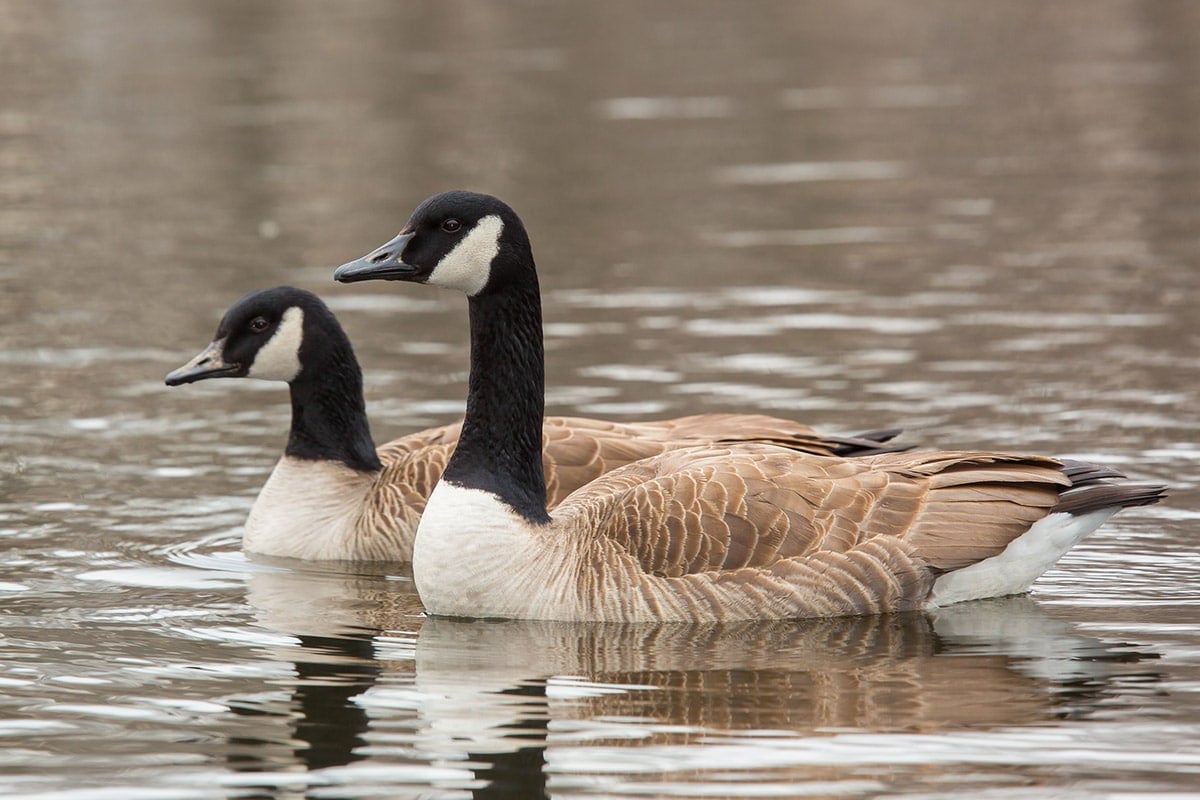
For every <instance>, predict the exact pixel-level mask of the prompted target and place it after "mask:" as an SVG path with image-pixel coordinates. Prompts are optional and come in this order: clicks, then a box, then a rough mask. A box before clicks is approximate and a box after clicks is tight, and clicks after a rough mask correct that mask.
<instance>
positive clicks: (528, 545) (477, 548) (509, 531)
mask: <svg viewBox="0 0 1200 800" xmlns="http://www.w3.org/2000/svg"><path fill="white" fill-rule="evenodd" d="M535 537H536V532H535V530H534V528H533V526H531V525H530V524H529V523H528V522H526V521H525V519H524V518H522V517H521V516H520V515H519V514H517V513H516V512H515V511H513V510H512V509H511V508H509V507H508V506H507V505H505V504H504V503H503V502H502V501H501V500H500V499H499V498H497V497H496V496H495V495H493V494H491V493H489V492H485V491H483V490H481V489H466V488H463V487H461V486H455V485H453V484H449V483H446V482H445V481H439V482H438V485H437V486H435V487H434V489H433V493H432V494H430V495H429V502H428V503H427V504H426V506H425V513H424V514H422V515H421V523H420V525H419V526H418V527H417V538H416V542H415V543H414V544H413V582H414V583H416V585H417V592H418V593H419V594H420V595H421V602H422V603H424V605H425V610H426V611H428V612H429V613H431V614H442V615H446V616H462V617H510V618H524V617H530V616H535V615H534V614H532V613H531V610H530V604H531V603H532V602H533V601H534V597H535V595H537V593H538V592H539V590H541V589H542V588H543V586H542V585H541V584H542V581H539V580H537V576H536V574H531V573H534V572H535V571H536V570H537V569H538V566H537V565H538V562H539V561H540V559H539V558H538V556H537V553H536V551H535V550H534V545H535V544H536V538H535Z"/></svg>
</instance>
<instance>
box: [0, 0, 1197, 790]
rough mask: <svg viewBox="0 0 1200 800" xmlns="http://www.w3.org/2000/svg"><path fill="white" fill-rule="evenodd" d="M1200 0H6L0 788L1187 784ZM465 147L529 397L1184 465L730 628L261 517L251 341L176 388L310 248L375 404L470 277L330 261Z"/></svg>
mask: <svg viewBox="0 0 1200 800" xmlns="http://www.w3.org/2000/svg"><path fill="white" fill-rule="evenodd" d="M1198 76H1200V7H1198V6H1197V5H1195V4H1192V3H1188V2H1182V1H1180V2H1166V1H1164V2H1152V1H1150V0H1147V2H1110V1H1109V0H1077V2H1061V3H1053V4H1049V3H1042V2H1034V1H1032V0H1031V1H1030V2H1004V3H992V2H959V0H945V2H928V3H920V4H913V3H891V2H885V1H884V0H862V1H856V2H844V3H820V4H818V3H793V2H768V1H766V0H764V1H763V2H755V3H745V4H738V3H728V4H725V3H708V2H693V3H684V2H674V1H673V0H672V1H670V2H661V3H653V4H650V3H646V4H642V3H631V2H606V3H593V4H585V3H554V2H505V3H482V2H437V3H435V2H416V3H390V2H355V3H341V4H326V3H317V2H282V0H280V1H278V2H266V1H264V2H254V3H243V2H238V1H236V0H224V1H223V2H211V3H189V2H179V1H177V0H161V1H159V2H149V0H142V1H140V2H115V1H113V2H108V1H106V0H86V1H83V2H51V1H50V0H45V1H44V2H36V3H35V2H22V1H21V0H0V285H2V287H3V289H2V293H0V376H2V378H0V536H2V539H0V546H2V547H3V557H2V565H0V776H2V780H0V796H22V797H37V798H83V797H88V798H90V797H101V798H104V797H112V798H143V797H144V798H209V797H224V796H229V797H246V796H271V797H274V796H311V797H320V798H335V797H347V798H349V797H354V798H362V797H467V796H476V797H537V796H540V795H541V794H542V793H543V792H545V793H548V794H549V795H551V796H554V797H622V796H641V797H650V796H672V797H833V798H842V797H869V796H877V795H880V794H897V795H899V794H903V795H907V796H912V797H935V796H938V797H960V796H964V795H968V796H972V797H983V798H990V797H1003V798H1034V797H1038V798H1040V797H1050V796H1053V797H1080V798H1084V797H1087V798H1094V797H1123V798H1125V797H1127V798H1135V797H1136V798H1140V797H1148V796H1162V795H1166V794H1171V793H1178V794H1187V795H1192V796H1195V795H1196V794H1197V793H1200V697H1198V694H1200V597H1198V590H1197V587H1198V586H1200V583H1198V579H1200V554H1198V553H1200V550H1198V547H1197V544H1198V534H1200V532H1198V531H1197V517H1198V512H1197V508H1198V505H1200V504H1198V500H1200V492H1198V491H1197V480H1198V478H1200V447H1198V446H1197V441H1198V438H1200V411H1198V409H1200V355H1198V353H1200V322H1198V319H1200V317H1198V314H1197V310H1196V306H1197V301H1198V300H1200V292H1198V287H1200V274H1198V272H1197V270H1198V268H1200V80H1198V79H1197V78H1198ZM455 187H465V188H473V189H478V190H483V191H488V192H491V193H494V194H498V195H500V196H502V197H504V198H505V199H507V200H508V201H509V202H511V203H512V204H513V205H514V206H515V207H516V208H517V209H518V211H520V213H521V214H522V215H523V216H524V218H525V220H526V223H527V225H528V227H529V229H530V231H531V235H532V237H533V240H534V245H535V248H536V253H537V257H538V263H539V268H540V271H541V275H542V285H543V290H544V295H545V306H546V333H547V357H548V364H547V368H548V387H549V398H548V399H549V409H550V411H551V412H553V413H568V414H588V415H601V416H609V417H613V418H639V417H646V416H673V415H680V414H690V413H697V412H705V411H761V412H768V413H773V414H779V415H786V416H792V417H796V418H800V419H803V420H804V421H806V422H808V423H810V424H812V425H814V426H816V427H819V428H821V429H824V430H829V431H841V432H850V431H855V430H862V429H869V428H878V427H887V426H893V425H899V426H903V427H905V428H906V430H907V433H906V437H907V439H908V441H911V442H918V443H924V444H927V445H931V446H939V447H956V448H976V447H979V448H1003V449H1016V450H1029V451H1032V452H1039V453H1049V454H1060V455H1074V456H1083V457H1087V458H1093V459H1097V460H1101V461H1103V462H1105V463H1109V464H1112V465H1115V466H1117V467H1119V468H1121V469H1123V470H1125V471H1127V472H1128V473H1129V474H1130V475H1132V476H1135V477H1138V478H1143V479H1153V480H1160V481H1164V482H1167V483H1170V484H1171V486H1172V495H1171V497H1170V499H1169V500H1168V501H1167V502H1166V503H1163V504H1162V505H1159V506H1155V507H1152V508H1146V509H1136V510H1132V511H1129V512H1127V513H1123V514H1122V515H1120V516H1119V517H1117V518H1116V519H1114V520H1113V521H1112V522H1111V523H1110V524H1108V525H1107V526H1105V527H1104V528H1103V529H1102V530H1101V531H1099V532H1098V533H1097V534H1096V535H1095V536H1094V537H1092V538H1091V539H1090V540H1088V541H1087V542H1085V543H1084V544H1083V545H1081V546H1080V547H1079V548H1077V549H1076V550H1075V551H1074V552H1072V553H1070V554H1069V555H1068V556H1067V557H1066V558H1065V559H1064V560H1063V561H1062V563H1061V564H1060V565H1059V566H1058V567H1056V568H1054V569H1053V570H1051V571H1050V572H1049V573H1048V574H1047V575H1046V576H1045V577H1044V578H1043V579H1041V580H1040V581H1039V582H1038V583H1037V584H1036V585H1035V587H1034V591H1033V593H1032V594H1031V596H1029V597H1025V598H1016V599H1010V600H1004V601H997V602H990V603H978V604H971V605H968V606H964V607H960V608H954V609H949V610H947V611H945V612H943V613H940V614H938V615H937V616H936V617H931V618H927V617H923V616H905V617H887V618H880V619H865V620H845V621H827V622H816V623H803V624H800V623H789V624H773V625H762V626H737V627H733V628H722V629H712V628H700V629H694V628H690V627H687V626H675V627H668V628H626V627H605V626H563V625H547V624H529V623H519V622H511V623H495V622H489V623H472V622H461V621H447V620H425V619H423V618H422V616H421V615H420V606H419V602H418V601H417V599H416V597H415V594H414V591H413V588H412V584H411V581H410V579H409V577H408V575H407V574H406V573H405V572H404V571H403V570H396V569H392V570H369V569H356V570H339V569H337V568H335V567H328V566H319V565H296V564H280V563H276V564H265V563H259V562H256V561H248V560H247V559H245V558H244V557H243V556H242V555H241V553H240V549H239V526H240V524H241V522H242V520H243V519H244V516H245V514H246V511H247V510H248V508H249V506H250V503H251V502H252V500H253V497H254V495H255V493H256V491H257V489H258V487H259V486H260V485H261V483H262V481H263V480H264V479H265V477H266V474H267V472H268V470H269V469H270V467H271V465H272V463H273V462H274V459H275V458H276V457H277V455H278V453H279V451H280V449H281V447H282V444H283V441H284V437H285V431H286V426H287V419H288V413H289V408H288V404H287V400H286V391H285V390H284V389H283V388H282V387H279V386H276V385H271V384H257V383H255V382H253V381H241V382H233V381H227V382H215V381H214V382H211V383H209V384H207V385H197V386H189V387H185V388H180V389H173V390H168V389H167V388H165V387H164V386H163V385H162V377H163V375H164V374H165V373H166V372H167V371H168V370H170V369H172V368H174V367H176V366H178V365H179V364H181V363H182V362H183V361H184V360H186V359H187V358H189V357H190V356H191V355H193V354H194V353H195V352H197V351H198V350H199V349H200V348H201V347H202V346H203V345H205V344H206V343H207V342H208V341H209V338H210V337H211V334H212V331H213V330H214V328H215V325H216V321H217V319H218V318H219V316H220V314H221V312H222V311H223V310H224V309H225V308H226V307H227V306H228V304H229V303H230V302H232V301H233V300H234V299H235V298H236V297H238V296H239V295H240V294H242V293H243V292H245V291H248V290H251V289H254V288H259V287H264V286H270V285H276V284H280V283H285V282H286V283H293V284H298V285H300V286H304V287H306V288H309V289H313V290H315V291H318V292H320V293H321V294H322V295H323V296H324V297H326V298H327V299H328V300H329V302H330V303H331V305H332V306H333V307H334V308H335V310H336V311H337V312H338V313H339V314H340V316H341V318H342V319H343V321H344V323H345V325H346V327H347V329H348V330H349V332H350V334H351V336H352V337H353V339H354V340H355V342H356V344H357V348H358V353H359V356H360V358H361V360H362V362H363V364H364V368H365V371H366V375H367V390H368V399H369V408H370V412H371V415H372V421H373V430H374V432H375V434H376V437H377V438H378V439H379V440H380V441H383V440H385V439H387V438H390V437H392V436H395V435H399V434H402V433H405V432H407V431H410V430H414V429H418V428H420V427H424V426H427V425H431V424H435V423H443V422H447V421H449V420H451V419H453V418H454V417H455V416H456V415H457V414H459V413H461V408H462V402H463V397H464V395H465V378H466V368H467V353H466V348H465V345H466V318H465V309H464V302H463V300H462V298H461V297H459V296H457V295H452V294H450V293H441V292H436V291H434V290H432V289H424V288H421V287H415V286H406V285H391V284H389V285H382V284H360V285H355V286H350V287H344V286H338V285H335V284H333V282H332V281H331V280H330V273H331V269H332V267H334V266H336V265H337V264H340V263H341V262H343V261H346V260H348V259H350V258H353V257H357V256H358V255H361V254H362V253H364V252H366V251H368V250H370V249H371V248H373V247H374V246H376V245H378V244H380V243H382V242H384V241H385V240H387V239H388V238H390V237H391V236H392V235H393V234H394V233H395V232H396V231H397V230H398V229H399V228H400V227H401V225H402V224H403V222H404V220H405V218H406V217H407V215H408V213H409V211H410V210H411V208H412V207H413V206H414V205H415V204H416V203H417V202H418V201H420V200H421V199H422V198H424V197H425V196H426V195H428V194H431V193H433V192H435V191H440V190H444V189H448V188H455Z"/></svg>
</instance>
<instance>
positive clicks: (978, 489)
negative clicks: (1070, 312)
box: [574, 445, 1069, 577]
mask: <svg viewBox="0 0 1200 800" xmlns="http://www.w3.org/2000/svg"><path fill="white" fill-rule="evenodd" d="M1068 484H1069V479H1067V478H1066V477H1065V476H1064V475H1063V474H1062V472H1061V471H1060V470H1059V467H1058V462H1055V461H1052V460H1050V459H1041V458H1024V457H1015V456H1001V455H996V454H989V453H898V454H887V455H881V456H875V457H872V458H868V459H856V460H847V459H837V458H821V457H813V456H803V455H797V454H795V453H791V452H787V451H783V450H780V449H779V448H774V447H770V446H760V445H741V446H736V447H733V448H715V447H714V448H696V449H690V450H676V451H670V452H667V453H665V454H664V455H662V456H660V457H658V458H655V459H651V460H649V461H644V462H640V463H637V464H633V465H630V466H628V467H625V468H623V469H620V470H617V471H615V472H613V473H611V474H609V475H608V476H605V477H604V478H602V479H601V480H599V481H597V482H596V483H594V484H593V485H591V486H589V487H588V488H587V489H585V490H583V491H581V492H580V493H578V494H577V495H576V497H575V498H574V500H577V501H578V503H579V505H580V508H581V509H584V511H583V513H586V514H588V515H590V516H591V517H592V519H591V522H592V524H593V526H594V527H595V529H596V531H597V535H598V536H600V537H604V538H607V539H610V540H612V541H613V542H615V543H616V544H617V545H618V546H619V547H620V548H622V549H624V550H627V551H628V552H629V553H630V554H632V555H633V556H634V557H635V558H636V559H637V561H638V563H639V564H640V565H641V568H642V570H643V571H645V572H646V573H648V574H651V575H660V576H670V577H673V576H680V575H687V574H696V573H702V572H714V571H726V570H737V569H741V568H745V567H759V568H761V567H765V566H768V565H771V564H774V563H776V562H779V561H781V560H785V559H792V558H797V557H799V558H805V557H810V556H813V555H814V554H817V553H847V552H849V551H850V550H852V549H854V548H857V547H860V546H861V545H862V544H863V543H865V542H867V541H869V540H873V539H876V538H877V537H885V538H889V539H894V540H897V541H900V542H903V543H904V544H905V546H906V548H908V549H910V550H911V552H912V554H913V555H914V556H916V557H918V558H919V559H920V560H921V561H923V562H924V563H925V564H927V565H928V566H929V567H930V568H932V569H934V570H938V571H942V570H949V569H955V568H958V567H961V566H964V565H966V564H970V563H974V562H975V561H978V560H980V559H982V558H987V557H989V556H991V555H995V554H997V553H999V552H1000V551H1002V550H1003V549H1004V548H1005V547H1006V546H1007V545H1008V543H1009V542H1010V541H1012V540H1013V539H1014V538H1016V537H1017V536H1019V535H1020V534H1021V533H1023V532H1024V531H1025V530H1027V529H1028V528H1029V526H1030V525H1031V524H1033V522H1035V521H1037V520H1038V519H1040V518H1041V517H1042V516H1045V514H1046V513H1048V512H1049V510H1050V509H1051V508H1052V507H1053V506H1054V505H1055V503H1056V502H1057V499H1058V494H1059V492H1060V491H1061V490H1062V488H1063V487H1065V486H1066V485H1068Z"/></svg>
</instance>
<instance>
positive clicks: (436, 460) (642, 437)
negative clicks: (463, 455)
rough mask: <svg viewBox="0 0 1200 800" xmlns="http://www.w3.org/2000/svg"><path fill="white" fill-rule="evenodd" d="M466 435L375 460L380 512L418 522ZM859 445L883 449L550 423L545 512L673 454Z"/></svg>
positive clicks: (395, 446) (787, 430)
mask: <svg viewBox="0 0 1200 800" xmlns="http://www.w3.org/2000/svg"><path fill="white" fill-rule="evenodd" d="M461 429H462V423H461V422H459V423H454V424H452V425H444V426H442V427H438V428H430V429H429V430H425V431H419V432H417V433H413V434H409V435H408V436H403V437H401V438H399V439H395V440H393V441H391V442H388V443H387V444H385V445H383V446H381V447H380V448H379V451H378V452H379V457H380V460H382V461H383V463H384V473H383V474H382V475H381V476H380V479H379V482H378V484H377V486H378V487H379V490H378V491H379V493H380V494H381V497H380V500H379V503H378V505H380V506H381V508H393V509H394V508H397V507H398V505H399V504H400V503H407V504H409V505H411V506H412V507H414V508H415V509H416V511H417V513H418V515H419V514H420V512H421V511H423V510H424V508H425V499H426V498H427V497H428V496H429V493H430V492H432V491H433V487H434V486H435V485H437V482H438V479H439V478H440V477H441V474H442V470H443V469H445V466H446V461H447V459H448V458H449V455H450V453H452V452H453V448H454V445H455V443H456V442H457V441H458V435H459V433H460V432H461ZM886 433H891V432H890V431H889V432H886ZM860 441H863V447H869V446H870V445H879V442H873V441H864V440H858V439H853V438H846V437H824V436H821V435H820V434H817V433H815V432H814V431H813V430H812V429H811V428H808V427H807V426H804V425H800V424H798V423H795V422H792V421H790V420H786V419H779V418H776V417H769V416H765V415H762V414H699V415H694V416H690V417H679V418H677V419H668V420H659V421H654V422H612V421H607V420H598V419H589V418H586V417H547V418H546V421H545V426H544V431H543V437H542V444H543V447H542V462H543V465H544V467H545V470H546V499H547V504H548V506H549V507H550V508H554V507H556V506H557V505H558V504H559V503H561V502H562V501H563V499H564V498H566V496H567V495H569V494H571V492H574V491H575V490H576V489H578V488H580V487H581V486H585V485H587V484H589V483H591V482H592V481H594V480H596V479H597V478H599V477H600V476H601V475H604V474H605V473H607V472H609V471H611V470H613V469H616V468H617V467H620V466H624V465H625V464H629V463H631V462H634V461H638V460H640V459H643V458H649V457H651V456H656V455H660V454H661V453H663V452H665V451H666V450H668V449H670V448H675V447H690V446H695V445H707V444H722V443H750V442H759V443H764V442H769V443H774V444H779V445H780V446H783V447H787V448H788V449H791V450H796V451H798V452H807V453H814V454H818V455H831V454H833V453H834V452H840V451H841V449H843V448H845V447H846V446H847V445H846V442H860ZM419 462H424V463H419ZM381 513H383V512H382V510H381Z"/></svg>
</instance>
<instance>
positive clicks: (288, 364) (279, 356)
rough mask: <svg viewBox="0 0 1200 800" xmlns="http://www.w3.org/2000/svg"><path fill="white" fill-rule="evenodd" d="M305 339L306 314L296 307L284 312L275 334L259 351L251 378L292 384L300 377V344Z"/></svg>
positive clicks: (250, 374) (250, 373) (251, 369)
mask: <svg viewBox="0 0 1200 800" xmlns="http://www.w3.org/2000/svg"><path fill="white" fill-rule="evenodd" d="M303 339H304V312H303V311H301V310H300V309H299V308H297V307H296V306H292V307H291V308H289V309H288V310H287V311H285V312H283V319H281V320H279V326H278V327H276V328H275V333H273V334H271V338H270V339H268V340H267V343H266V344H264V345H263V346H262V347H260V348H259V350H258V355H256V356H255V357H254V363H253V364H251V365H250V371H249V372H247V373H246V375H247V377H250V378H261V379H262V380H264V381H291V380H292V379H293V378H295V377H296V376H297V375H299V374H300V342H301V341H302V340H303Z"/></svg>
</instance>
